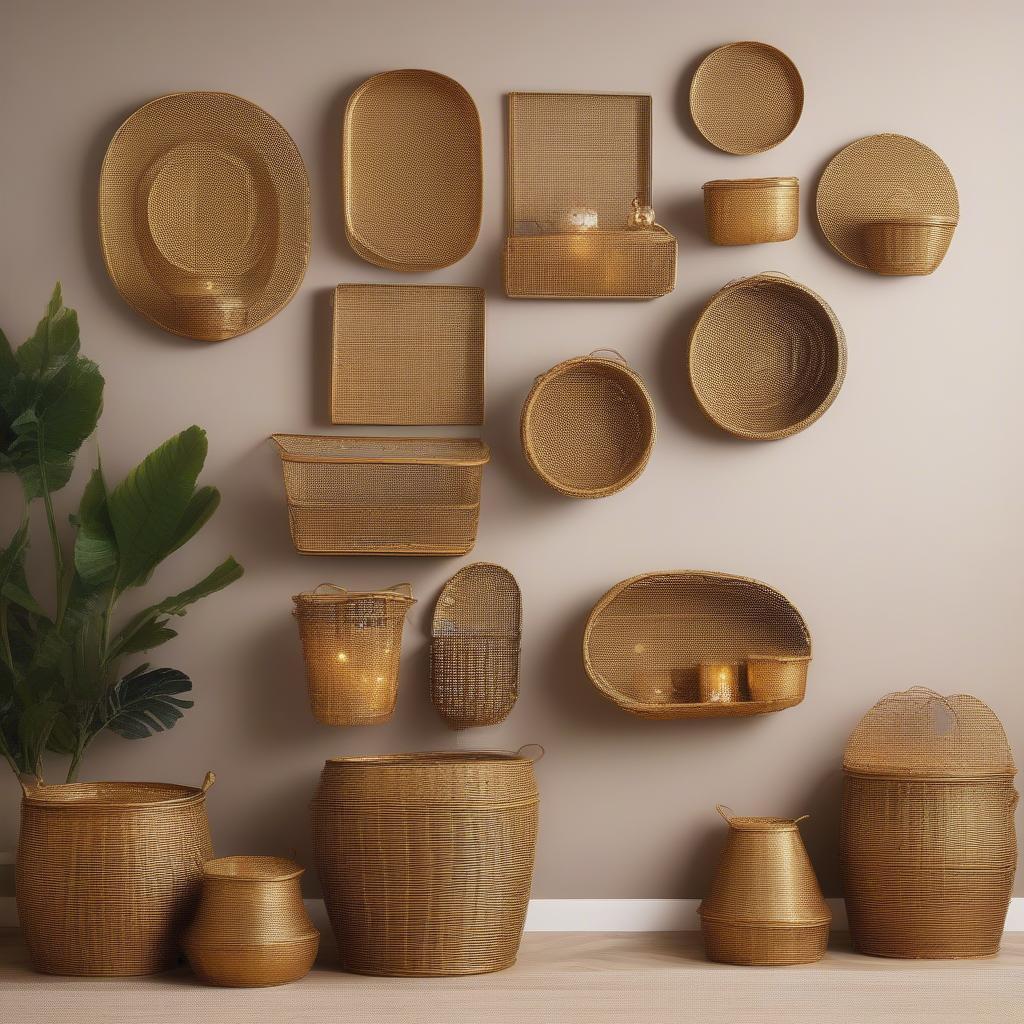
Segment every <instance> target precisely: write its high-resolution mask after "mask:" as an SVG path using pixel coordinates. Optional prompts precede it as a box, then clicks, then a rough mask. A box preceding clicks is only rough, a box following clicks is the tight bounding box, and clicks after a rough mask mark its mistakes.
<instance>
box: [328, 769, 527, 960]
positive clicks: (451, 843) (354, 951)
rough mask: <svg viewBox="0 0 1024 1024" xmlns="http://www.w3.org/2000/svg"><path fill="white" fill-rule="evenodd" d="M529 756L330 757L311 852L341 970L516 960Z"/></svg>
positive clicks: (523, 892)
mask: <svg viewBox="0 0 1024 1024" xmlns="http://www.w3.org/2000/svg"><path fill="white" fill-rule="evenodd" d="M533 763H534V762H533V760H531V759H530V758H529V757H525V756H523V755H522V754H521V753H520V754H509V753H501V752H491V751H459V752H450V753H422V754H390V755H384V756H377V757H339V758H332V759H331V760H329V761H328V762H327V763H326V765H325V766H324V770H323V774H322V775H321V778H320V787H319V789H318V790H317V793H316V796H315V798H314V800H313V805H312V826H313V850H314V854H315V856H316V863H317V869H318V871H319V874H320V882H321V885H322V886H323V891H324V901H325V903H326V904H327V912H328V914H329V915H330V919H331V925H332V927H333V929H334V934H335V937H336V939H337V945H338V956H339V959H340V962H341V966H342V968H343V969H345V970H347V971H354V972H355V973H357V974H377V975H396V976H427V977H433V976H442V975H458V974H482V973H485V972H488V971H500V970H503V969H504V968H506V967H511V966H512V964H513V963H515V959H516V955H517V953H518V950H519V940H520V938H521V935H522V930H523V923H524V921H525V918H526V909H527V905H528V903H529V899H530V886H531V882H532V878H533V858H534V849H535V846H536V841H537V811H538V793H537V783H536V780H535V778H534V773H533Z"/></svg>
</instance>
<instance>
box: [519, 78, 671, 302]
mask: <svg viewBox="0 0 1024 1024" xmlns="http://www.w3.org/2000/svg"><path fill="white" fill-rule="evenodd" d="M508 115H509V125H508V133H509V140H508V147H509V148H508V180H509V206H508V238H507V239H506V243H505V259H504V276H505V292H506V294H508V295H509V296H512V297H514V298H563V299H565V298H575V299H598V298H628V299H653V298H656V297H657V296H659V295H665V294H667V293H668V292H670V291H672V289H673V288H674V287H675V281H676V240H675V238H673V237H672V235H670V234H669V233H668V232H667V231H666V230H665V229H664V228H663V227H661V226H660V225H658V224H652V225H651V226H650V227H649V228H647V229H635V230H631V229H630V228H629V226H628V225H629V224H630V215H631V212H632V209H633V204H634V201H635V202H636V203H637V204H638V205H642V206H649V205H650V201H651V97H650V96H612V95H599V94H592V93H537V92H529V93H523V92H517V93H510V94H509V97H508Z"/></svg>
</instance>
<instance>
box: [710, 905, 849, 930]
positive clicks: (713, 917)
mask: <svg viewBox="0 0 1024 1024" xmlns="http://www.w3.org/2000/svg"><path fill="white" fill-rule="evenodd" d="M697 915H698V916H699V917H700V919H701V920H702V921H704V922H706V923H707V924H712V925H714V924H724V925H730V926H732V927H735V928H769V929H773V928H774V929H786V930H793V929H804V928H806V929H807V930H808V931H810V930H811V929H813V928H822V927H825V926H827V925H830V924H831V923H832V913H831V911H830V912H829V915H828V917H816V918H812V919H810V920H808V919H806V918H804V919H801V920H799V921H783V920H779V919H773V920H771V921H751V920H740V919H737V918H732V917H720V916H718V915H717V914H713V913H712V914H709V913H707V912H706V911H705V910H704V907H703V904H702V905H701V906H699V907H698V908H697Z"/></svg>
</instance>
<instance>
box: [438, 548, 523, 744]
mask: <svg viewBox="0 0 1024 1024" xmlns="http://www.w3.org/2000/svg"><path fill="white" fill-rule="evenodd" d="M521 631H522V601H521V598H520V594H519V584H518V583H516V581H515V577H514V576H513V575H512V573H510V572H509V571H508V569H505V568H503V567H502V566H500V565H491V564H490V563H488V562H476V563H474V564H473V565H467V566H466V567H465V568H464V569H460V570H459V572H457V573H456V574H455V575H454V576H453V577H452V578H451V579H450V580H449V581H448V582H447V583H446V584H445V585H444V587H443V588H442V590H441V594H440V596H439V597H438V599H437V606H436V608H435V609H434V624H433V629H432V632H431V639H430V696H431V699H432V700H433V702H434V707H435V708H436V709H437V713H438V714H439V715H440V716H441V717H442V718H443V719H444V720H445V722H447V723H448V725H449V726H450V727H451V728H452V729H466V728H469V727H470V726H475V725H497V724H498V722H501V721H503V720H504V719H505V718H506V717H507V715H508V713H509V712H510V711H511V710H512V708H513V707H514V705H515V702H516V699H517V698H518V696H519V640H520V634H521Z"/></svg>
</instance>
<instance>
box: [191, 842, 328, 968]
mask: <svg viewBox="0 0 1024 1024" xmlns="http://www.w3.org/2000/svg"><path fill="white" fill-rule="evenodd" d="M302 872H303V869H302V868H301V867H299V865H298V864H296V863H295V862H294V861H291V860H286V859H285V858H283V857H251V856H247V857H218V858H216V859H215V860H208V861H207V862H206V863H205V864H204V865H203V889H202V895H201V896H200V898H199V909H198V910H197V911H196V916H195V918H194V919H193V921H192V923H191V924H190V925H189V927H188V929H187V930H186V932H185V936H184V939H183V945H184V948H185V953H186V955H187V956H188V960H189V963H190V964H191V965H192V970H194V971H195V972H196V974H197V975H198V976H199V977H200V978H201V979H202V980H203V981H205V982H206V983H207V984H209V985H222V986H226V987H230V988H252V987H260V986H265V985H284V984H287V983H288V982H290V981H298V979H299V978H303V977H305V976H306V975H307V974H308V973H309V970H310V968H311V967H312V966H313V963H314V961H315V960H316V954H317V950H318V949H319V946H320V933H319V932H318V931H317V930H316V928H314V927H313V922H312V921H311V920H310V919H309V914H307V913H306V907H305V904H304V903H303V902H302V891H301V889H300V888H299V878H300V877H301V876H302Z"/></svg>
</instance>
